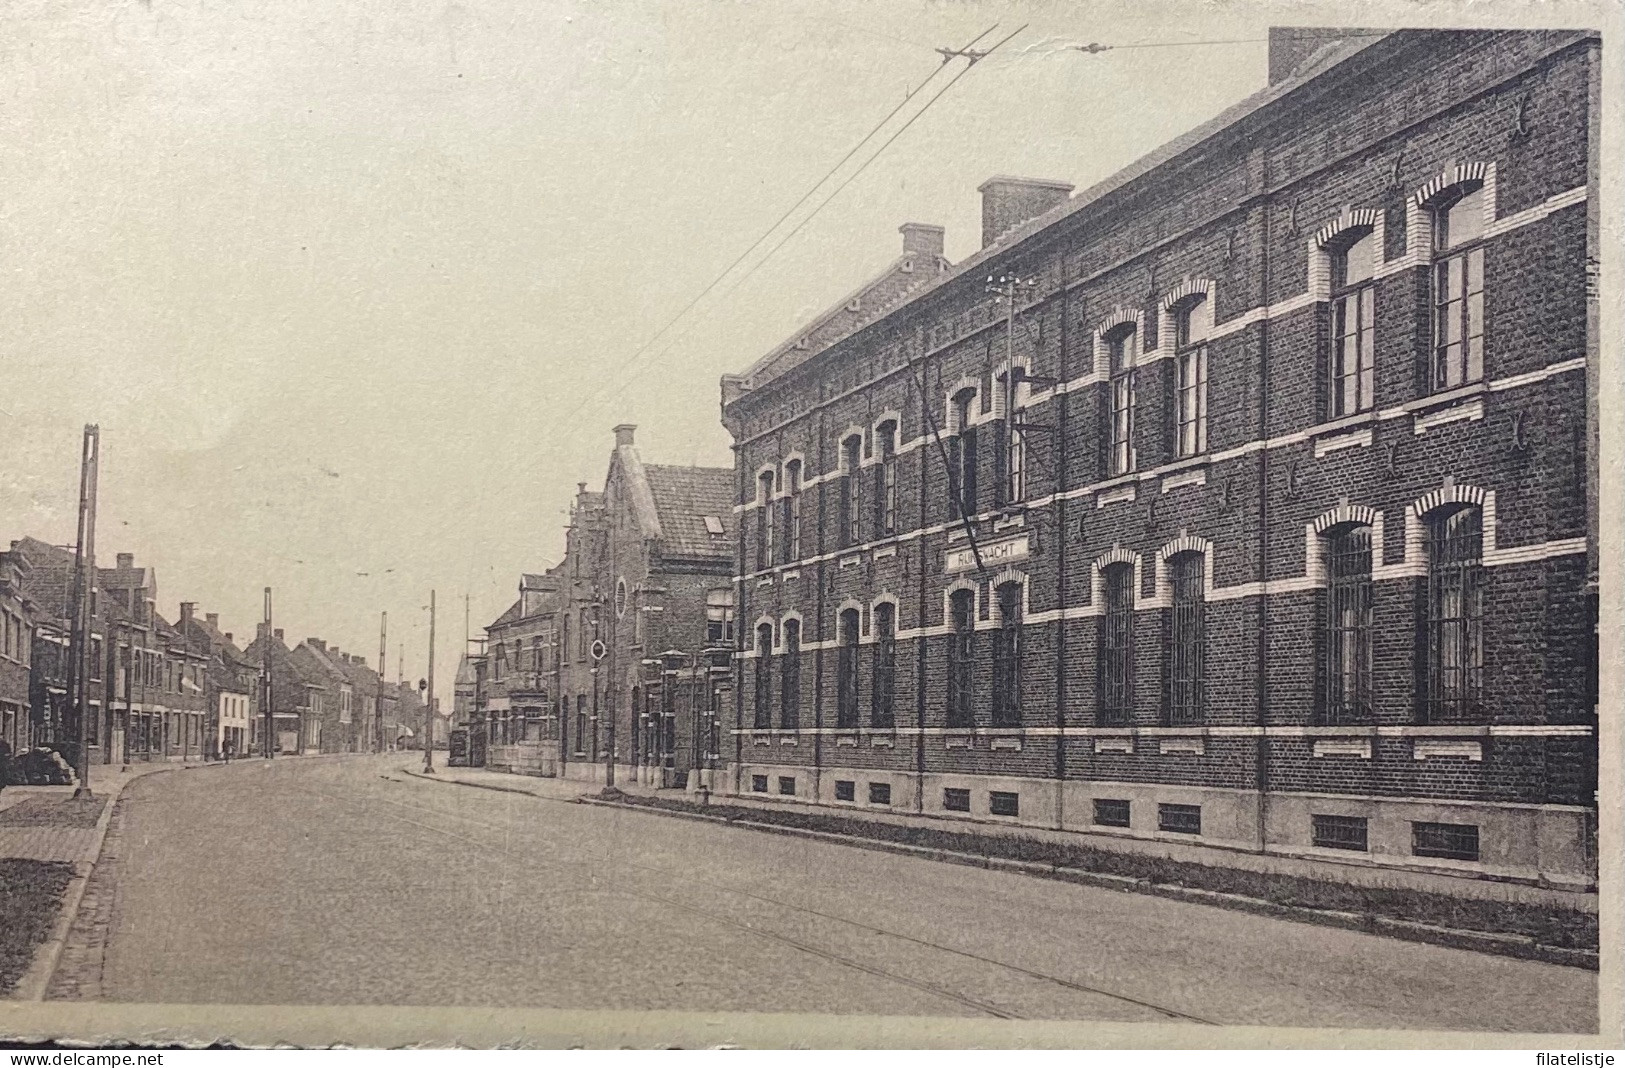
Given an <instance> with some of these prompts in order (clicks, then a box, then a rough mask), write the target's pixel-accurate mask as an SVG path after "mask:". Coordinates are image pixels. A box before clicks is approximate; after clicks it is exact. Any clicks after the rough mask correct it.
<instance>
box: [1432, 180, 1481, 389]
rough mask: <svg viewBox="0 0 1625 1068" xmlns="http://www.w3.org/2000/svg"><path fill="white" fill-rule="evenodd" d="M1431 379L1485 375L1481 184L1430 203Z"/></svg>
mask: <svg viewBox="0 0 1625 1068" xmlns="http://www.w3.org/2000/svg"><path fill="white" fill-rule="evenodd" d="M1432 211H1433V253H1434V264H1433V381H1432V383H1431V384H1432V388H1433V389H1435V390H1444V389H1454V388H1455V387H1457V386H1461V385H1465V384H1467V383H1469V382H1477V381H1479V380H1480V379H1482V378H1483V377H1484V244H1483V239H1484V187H1483V185H1482V183H1470V184H1468V185H1462V186H1458V187H1457V188H1456V189H1455V190H1454V191H1453V192H1452V193H1451V194H1450V195H1449V196H1447V197H1446V198H1445V199H1444V200H1442V201H1439V202H1438V203H1436V204H1434V205H1433V208H1432Z"/></svg>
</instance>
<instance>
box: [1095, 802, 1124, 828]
mask: <svg viewBox="0 0 1625 1068" xmlns="http://www.w3.org/2000/svg"><path fill="white" fill-rule="evenodd" d="M1128 813H1129V805H1128V802H1127V801H1123V800H1120V799H1115V798H1108V797H1097V798H1095V826H1097V827H1127V826H1128Z"/></svg>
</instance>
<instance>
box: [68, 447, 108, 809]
mask: <svg viewBox="0 0 1625 1068" xmlns="http://www.w3.org/2000/svg"><path fill="white" fill-rule="evenodd" d="M100 465H101V430H100V428H98V427H96V426H93V425H86V427H85V438H84V445H83V449H82V451H81V455H80V464H79V540H78V544H77V546H76V547H75V549H74V556H73V630H72V632H71V643H70V644H71V650H72V663H71V664H70V665H69V675H68V694H69V700H70V701H71V702H72V704H71V707H72V708H73V709H74V714H75V716H76V717H77V719H78V722H77V723H76V724H75V731H74V733H75V735H76V736H77V742H78V744H77V750H78V751H77V752H76V753H75V754H74V770H75V772H77V774H78V777H79V786H78V788H77V789H75V790H74V792H73V793H74V796H75V797H89V796H90V631H91V627H92V625H93V617H94V613H95V609H94V606H93V605H92V603H91V596H92V593H93V592H94V591H95V589H96V579H95V575H96V475H97V468H98V467H100Z"/></svg>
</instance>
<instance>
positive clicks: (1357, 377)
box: [1327, 229, 1377, 419]
mask: <svg viewBox="0 0 1625 1068" xmlns="http://www.w3.org/2000/svg"><path fill="white" fill-rule="evenodd" d="M1331 258H1332V337H1331V364H1330V366H1329V368H1328V374H1327V385H1328V387H1329V388H1328V390H1327V395H1328V400H1329V401H1330V404H1329V406H1328V411H1327V415H1328V417H1330V418H1332V419H1336V418H1338V417H1340V416H1344V415H1353V414H1355V413H1356V412H1363V411H1366V410H1367V409H1369V408H1370V407H1371V404H1372V397H1373V389H1374V385H1375V377H1376V370H1375V368H1376V363H1375V358H1374V352H1375V349H1374V338H1375V336H1376V293H1377V287H1376V285H1375V284H1374V283H1373V281H1372V279H1373V278H1374V276H1375V273H1376V267H1377V238H1376V234H1375V233H1374V232H1373V231H1371V230H1369V229H1367V230H1364V231H1363V232H1360V233H1358V235H1357V236H1353V237H1352V238H1350V239H1348V240H1346V241H1345V242H1344V243H1343V244H1342V245H1340V246H1339V247H1337V248H1334V249H1333V250H1332V253H1331Z"/></svg>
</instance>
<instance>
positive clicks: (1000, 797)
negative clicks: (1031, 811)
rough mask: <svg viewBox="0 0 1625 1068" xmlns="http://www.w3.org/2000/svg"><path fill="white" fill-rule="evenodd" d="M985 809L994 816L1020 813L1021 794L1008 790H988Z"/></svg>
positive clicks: (1017, 814)
mask: <svg viewBox="0 0 1625 1068" xmlns="http://www.w3.org/2000/svg"><path fill="white" fill-rule="evenodd" d="M987 810H988V812H989V813H991V814H992V815H995V816H1019V815H1021V795H1020V794H1018V793H1015V792H1013V791H1010V790H990V791H989V792H988V795H987Z"/></svg>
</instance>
